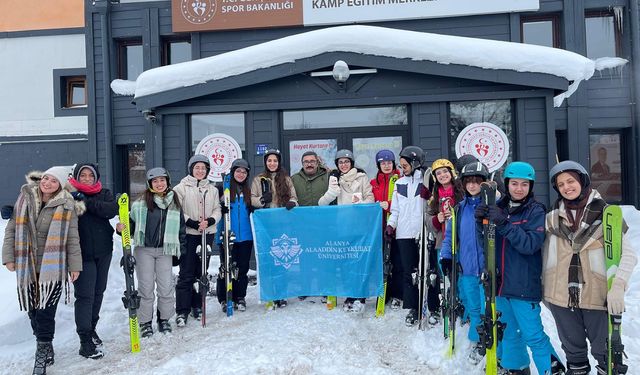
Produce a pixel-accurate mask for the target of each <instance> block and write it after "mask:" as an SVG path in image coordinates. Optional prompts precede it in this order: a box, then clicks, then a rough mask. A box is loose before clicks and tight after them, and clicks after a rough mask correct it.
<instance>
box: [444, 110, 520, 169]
mask: <svg viewBox="0 0 640 375" xmlns="http://www.w3.org/2000/svg"><path fill="white" fill-rule="evenodd" d="M462 155H473V156H475V157H476V158H478V160H480V161H481V162H482V163H484V164H485V165H486V166H487V168H489V171H490V172H493V171H496V170H498V169H500V167H502V165H503V164H504V163H505V162H506V161H507V157H508V156H509V138H507V135H506V134H505V133H504V132H503V131H502V129H500V128H499V127H497V126H496V125H494V124H492V123H490V122H475V123H473V124H471V125H468V126H467V127H465V128H464V129H462V131H461V132H460V134H459V135H458V138H456V156H457V157H460V156H462Z"/></svg>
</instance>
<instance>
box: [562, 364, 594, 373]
mask: <svg viewBox="0 0 640 375" xmlns="http://www.w3.org/2000/svg"><path fill="white" fill-rule="evenodd" d="M589 372H591V365H590V364H589V362H581V363H570V362H567V372H566V375H588V374H589Z"/></svg>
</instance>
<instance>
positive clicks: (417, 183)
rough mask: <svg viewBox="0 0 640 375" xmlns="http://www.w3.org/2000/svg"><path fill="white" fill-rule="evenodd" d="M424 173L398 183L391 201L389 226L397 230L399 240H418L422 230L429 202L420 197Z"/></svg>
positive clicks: (415, 174)
mask: <svg viewBox="0 0 640 375" xmlns="http://www.w3.org/2000/svg"><path fill="white" fill-rule="evenodd" d="M422 186H423V185H422V171H420V170H417V171H415V172H414V173H413V176H403V177H401V178H400V179H398V181H396V184H395V186H394V187H393V198H392V199H391V216H389V220H388V221H387V225H391V226H392V227H394V228H395V229H396V238H397V239H410V238H418V236H419V235H420V230H421V229H422V213H423V212H424V208H425V205H426V204H427V201H426V200H425V199H424V198H422V197H421V196H420V190H421V189H422Z"/></svg>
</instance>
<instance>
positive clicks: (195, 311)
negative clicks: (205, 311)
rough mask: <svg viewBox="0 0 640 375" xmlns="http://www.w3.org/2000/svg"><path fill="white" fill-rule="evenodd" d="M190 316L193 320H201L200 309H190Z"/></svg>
mask: <svg viewBox="0 0 640 375" xmlns="http://www.w3.org/2000/svg"><path fill="white" fill-rule="evenodd" d="M191 316H192V317H193V319H195V320H200V319H202V309H201V308H199V307H194V308H193V309H191Z"/></svg>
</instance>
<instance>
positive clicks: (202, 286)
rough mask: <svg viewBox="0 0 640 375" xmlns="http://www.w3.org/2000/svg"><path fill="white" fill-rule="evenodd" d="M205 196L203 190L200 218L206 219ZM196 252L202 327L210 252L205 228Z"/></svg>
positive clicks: (205, 316) (205, 308)
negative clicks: (198, 261) (198, 263)
mask: <svg viewBox="0 0 640 375" xmlns="http://www.w3.org/2000/svg"><path fill="white" fill-rule="evenodd" d="M206 198H207V191H206V190H205V191H204V193H202V215H201V218H200V219H201V220H206V214H205V212H206V207H207V206H206ZM196 253H198V254H199V255H200V267H201V268H200V270H201V272H200V280H198V281H196V284H197V285H198V291H199V293H200V298H201V299H202V315H201V319H200V323H201V324H202V327H203V328H204V327H206V326H207V294H209V287H210V285H209V275H208V274H207V260H208V259H209V255H210V254H211V248H210V247H209V245H207V231H206V229H205V230H203V231H202V241H201V243H200V245H199V246H198V248H197V249H196Z"/></svg>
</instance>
